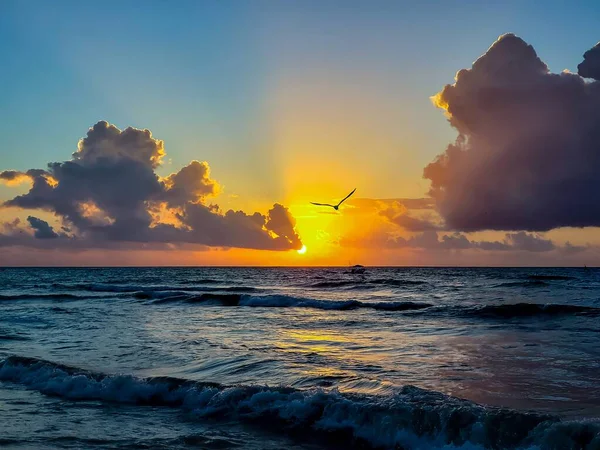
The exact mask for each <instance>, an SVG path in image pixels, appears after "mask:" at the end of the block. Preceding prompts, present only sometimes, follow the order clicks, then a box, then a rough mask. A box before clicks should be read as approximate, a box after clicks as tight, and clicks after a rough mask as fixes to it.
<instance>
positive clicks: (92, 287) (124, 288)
mask: <svg viewBox="0 0 600 450" xmlns="http://www.w3.org/2000/svg"><path fill="white" fill-rule="evenodd" d="M52 287H53V288H54V289H60V290H67V291H88V292H115V293H128V292H140V291H145V292H150V291H154V292H170V291H180V292H199V291H209V290H211V291H212V290H218V291H231V292H248V291H256V290H258V288H256V287H251V286H224V287H219V286H214V287H208V286H196V287H188V286H178V285H135V284H126V285H112V284H102V283H96V284H64V283H52Z"/></svg>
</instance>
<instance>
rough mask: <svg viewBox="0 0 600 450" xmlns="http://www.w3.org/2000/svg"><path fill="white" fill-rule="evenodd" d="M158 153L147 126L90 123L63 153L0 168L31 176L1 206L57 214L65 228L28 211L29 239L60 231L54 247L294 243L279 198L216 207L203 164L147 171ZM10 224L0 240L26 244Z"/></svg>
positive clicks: (274, 246) (13, 176) (11, 177)
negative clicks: (268, 203) (23, 189)
mask: <svg viewBox="0 0 600 450" xmlns="http://www.w3.org/2000/svg"><path fill="white" fill-rule="evenodd" d="M164 155H165V151H164V144H163V142H162V141H161V140H158V139H155V138H154V137H153V136H152V133H150V131H149V130H139V129H135V128H127V129H125V130H123V131H121V130H119V129H118V128H117V127H115V126H114V125H111V124H109V123H107V122H104V121H102V122H98V123H97V124H96V125H94V126H93V127H92V128H90V130H89V131H88V133H87V136H86V137H85V138H84V139H82V140H81V141H80V142H79V145H78V150H77V151H76V152H75V153H73V157H72V159H71V160H69V161H64V162H53V163H49V164H48V168H47V169H46V170H40V169H31V170H28V171H26V172H18V171H14V170H9V171H4V172H1V173H0V180H4V181H5V182H6V183H13V184H14V183H17V182H20V181H22V180H30V181H31V188H30V190H29V192H27V193H26V194H23V195H19V196H17V197H14V198H12V199H10V200H8V201H6V202H4V206H7V207H17V208H23V209H38V210H45V211H48V212H51V213H54V214H55V215H57V216H58V217H59V218H60V219H61V220H62V221H63V226H64V227H65V230H68V231H69V232H70V234H68V235H67V234H66V233H62V234H60V235H59V234H57V233H56V232H55V231H54V230H53V229H52V227H51V226H50V225H49V224H48V223H47V222H45V221H43V220H41V219H38V218H36V217H33V216H30V217H29V218H28V222H29V224H30V227H31V229H32V230H33V237H34V238H36V239H47V238H59V237H60V239H53V241H54V242H55V245H57V246H58V245H61V246H77V247H82V246H85V245H87V246H90V247H94V246H101V247H102V246H106V247H110V245H109V244H107V243H111V242H142V243H144V242H147V243H169V242H176V243H191V244H200V245H208V246H218V247H240V248H254V249H268V250H289V249H298V248H300V247H301V246H302V243H301V242H300V238H299V236H298V235H297V233H296V231H295V229H294V226H295V220H294V218H293V217H292V216H291V214H290V213H289V211H288V210H287V209H286V208H285V207H283V206H282V205H279V204H275V205H274V207H273V208H272V209H271V210H270V211H269V213H268V214H267V215H262V214H260V213H254V214H251V215H248V214H246V213H244V212H242V211H227V212H221V210H220V209H219V207H218V206H216V205H211V206H207V205H206V203H205V201H206V199H207V197H210V196H214V195H216V194H217V193H218V191H219V185H218V183H217V182H216V181H215V180H213V179H211V178H210V167H209V165H208V163H206V162H199V161H192V162H191V163H190V164H189V165H187V166H185V167H183V168H182V169H181V170H180V171H178V172H176V173H173V174H171V175H169V176H167V177H165V178H161V177H159V176H158V175H157V174H156V172H155V170H156V169H157V168H158V167H159V166H160V164H161V159H162V158H163V157H164ZM4 228H5V229H6V226H5V227H4ZM14 228H15V227H13V230H12V232H10V233H6V232H5V233H4V236H3V239H2V240H0V242H1V243H2V244H3V245H10V244H11V243H13V244H19V245H26V244H24V243H26V242H29V243H30V244H31V242H30V241H28V240H27V233H29V231H28V230H26V231H27V233H26V236H21V235H22V234H23V231H24V230H23V229H19V233H18V235H17V233H16V232H15V230H14ZM29 235H31V233H29ZM11 237H13V239H11ZM73 241H77V243H76V244H74V243H73ZM32 245H35V246H37V245H38V244H37V243H34V244H32ZM47 245H48V244H44V246H45V247H46V246H47Z"/></svg>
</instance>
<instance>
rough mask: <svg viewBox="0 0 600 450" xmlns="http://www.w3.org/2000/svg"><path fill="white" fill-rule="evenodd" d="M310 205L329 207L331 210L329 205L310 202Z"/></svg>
mask: <svg viewBox="0 0 600 450" xmlns="http://www.w3.org/2000/svg"><path fill="white" fill-rule="evenodd" d="M310 203H311V205H317V206H331V207H332V208H333V205H330V204H329V203H315V202H310Z"/></svg>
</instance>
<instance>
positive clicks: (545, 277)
mask: <svg viewBox="0 0 600 450" xmlns="http://www.w3.org/2000/svg"><path fill="white" fill-rule="evenodd" d="M527 278H529V279H530V280H542V281H553V280H554V281H561V280H562V281H566V280H576V279H577V278H575V277H569V276H566V275H529V276H528V277H527Z"/></svg>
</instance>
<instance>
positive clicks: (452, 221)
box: [424, 34, 600, 245]
mask: <svg viewBox="0 0 600 450" xmlns="http://www.w3.org/2000/svg"><path fill="white" fill-rule="evenodd" d="M597 52H598V48H597V47H595V48H594V49H592V50H590V51H589V52H588V53H586V60H585V61H584V63H582V65H581V66H580V68H579V69H580V74H582V75H585V76H588V77H595V76H597V68H598V66H597V62H598V53H597ZM434 101H435V103H436V104H437V105H438V106H440V107H442V108H444V109H445V110H446V111H447V114H448V117H449V121H450V124H451V125H452V126H453V127H454V128H455V129H456V130H457V131H458V138H457V140H456V142H455V143H454V144H452V145H449V146H448V148H447V150H446V151H445V153H443V154H442V155H440V156H438V157H437V159H436V160H435V161H434V162H432V163H431V164H429V165H428V166H427V167H426V168H425V170H424V177H425V178H428V179H429V180H431V190H430V195H431V196H432V197H433V198H434V199H435V201H436V205H437V209H438V211H439V213H440V215H441V216H442V218H443V219H444V221H445V224H446V227H447V229H452V230H458V231H476V230H486V229H489V230H508V231H518V230H526V231H546V230H550V229H553V228H557V227H565V226H572V227H586V226H600V196H598V195H595V192H596V190H597V186H598V185H599V183H600V108H598V105H599V104H600V82H598V81H592V82H586V81H584V79H583V78H582V77H581V76H580V75H577V74H573V73H568V72H564V73H560V74H554V73H550V72H549V70H548V67H547V66H546V65H545V64H544V63H543V62H542V61H541V60H540V59H539V58H538V56H537V55H536V52H535V51H534V49H533V47H531V46H530V45H528V44H527V43H525V42H524V41H523V40H522V39H520V38H519V37H517V36H514V35H512V34H507V35H504V36H501V37H500V38H499V39H498V41H496V42H495V43H494V44H493V45H492V47H490V49H489V50H488V51H487V52H486V53H485V54H484V55H483V56H482V57H481V58H479V59H478V60H477V61H475V63H473V66H472V68H470V69H463V70H461V71H459V72H458V74H457V75H456V82H455V83H454V84H452V85H447V86H446V87H444V89H443V90H442V91H441V92H440V93H439V94H438V95H437V96H436V97H434ZM490 245H491V244H490Z"/></svg>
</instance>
